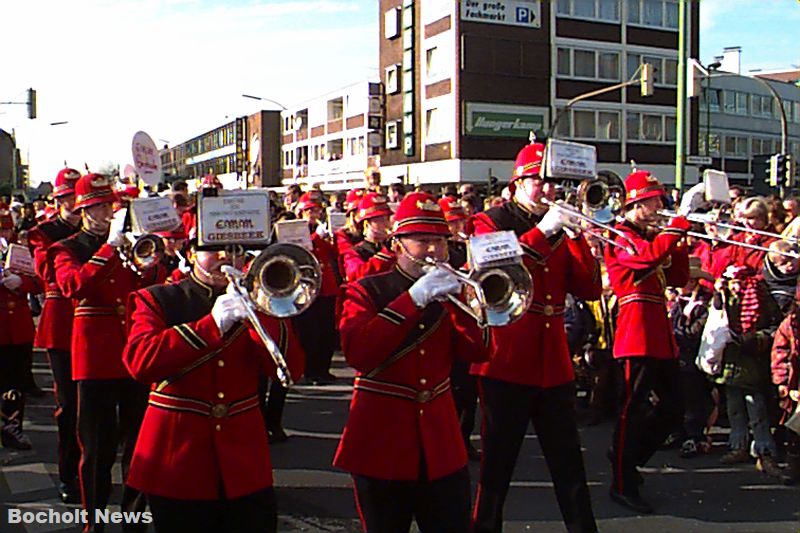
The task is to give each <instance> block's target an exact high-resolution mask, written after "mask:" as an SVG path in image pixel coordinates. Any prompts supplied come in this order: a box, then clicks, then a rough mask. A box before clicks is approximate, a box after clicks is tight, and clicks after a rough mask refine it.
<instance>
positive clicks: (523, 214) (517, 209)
mask: <svg viewBox="0 0 800 533" xmlns="http://www.w3.org/2000/svg"><path fill="white" fill-rule="evenodd" d="M506 205H508V209H509V210H510V211H511V212H512V213H514V215H516V216H518V217H520V218H523V219H525V221H526V222H529V223H530V224H533V225H536V224H538V223H539V222H540V221H541V220H542V216H543V215H537V214H535V213H534V212H533V211H531V210H530V209H528V208H527V207H525V206H523V205H522V204H521V203H519V202H518V201H517V199H516V198H512V199H511V201H510V202H508V203H507V204H506Z"/></svg>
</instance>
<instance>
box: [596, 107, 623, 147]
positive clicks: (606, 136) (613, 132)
mask: <svg viewBox="0 0 800 533" xmlns="http://www.w3.org/2000/svg"><path fill="white" fill-rule="evenodd" d="M597 138H598V139H603V140H616V139H619V113H617V112H616V111H612V112H608V111H599V112H598V113H597Z"/></svg>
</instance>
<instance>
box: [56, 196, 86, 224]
mask: <svg viewBox="0 0 800 533" xmlns="http://www.w3.org/2000/svg"><path fill="white" fill-rule="evenodd" d="M56 207H58V214H59V215H61V218H63V219H65V220H67V221H69V222H71V223H72V224H76V223H77V222H78V221H79V220H80V219H81V215H80V213H76V212H75V211H74V208H75V195H74V194H68V195H66V196H61V197H59V198H56Z"/></svg>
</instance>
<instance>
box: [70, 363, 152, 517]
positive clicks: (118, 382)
mask: <svg viewBox="0 0 800 533" xmlns="http://www.w3.org/2000/svg"><path fill="white" fill-rule="evenodd" d="M147 395H148V391H147V387H145V386H144V385H142V384H141V383H137V382H136V381H134V380H133V379H89V380H81V381H78V441H79V444H80V447H81V461H80V467H79V473H80V485H81V497H82V500H83V508H84V509H86V510H87V511H89V513H88V515H89V516H88V523H87V525H86V529H85V531H100V530H101V529H102V527H95V524H94V523H93V520H94V510H95V509H105V508H106V506H107V505H108V499H109V496H110V494H111V467H112V466H114V461H115V460H116V458H117V447H118V445H119V444H122V478H123V481H124V480H125V479H127V477H128V466H129V465H130V461H131V457H132V456H133V448H134V446H135V445H136V439H137V437H138V436H139V428H140V427H141V425H142V418H143V417H144V412H145V409H146V408H147ZM120 505H121V507H122V511H128V512H137V511H138V512H141V511H144V509H145V506H146V502H145V499H144V497H143V495H142V494H141V493H140V492H139V491H137V490H135V489H132V488H130V487H128V486H127V485H125V487H124V489H123V492H122V502H121V504H120ZM100 526H102V524H101V525H100ZM138 529H142V525H141V524H138V525H136V524H134V525H128V526H127V527H126V525H123V530H125V531H134V530H138Z"/></svg>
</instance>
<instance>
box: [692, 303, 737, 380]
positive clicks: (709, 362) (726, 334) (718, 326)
mask: <svg viewBox="0 0 800 533" xmlns="http://www.w3.org/2000/svg"><path fill="white" fill-rule="evenodd" d="M730 341H731V330H730V327H729V326H728V314H727V313H726V312H725V304H724V303H723V304H722V305H721V309H717V308H716V307H715V306H714V299H713V298H712V300H711V302H710V303H709V304H708V320H706V325H705V327H704V328H703V336H702V338H701V339H700V349H699V350H698V352H697V358H696V359H695V361H694V364H695V365H697V368H699V369H700V370H702V371H703V372H705V373H706V374H708V375H709V376H716V375H718V374H719V373H720V372H721V371H722V352H723V351H724V350H725V345H727V344H728V343H729V342H730Z"/></svg>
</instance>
